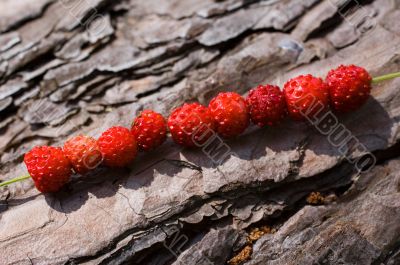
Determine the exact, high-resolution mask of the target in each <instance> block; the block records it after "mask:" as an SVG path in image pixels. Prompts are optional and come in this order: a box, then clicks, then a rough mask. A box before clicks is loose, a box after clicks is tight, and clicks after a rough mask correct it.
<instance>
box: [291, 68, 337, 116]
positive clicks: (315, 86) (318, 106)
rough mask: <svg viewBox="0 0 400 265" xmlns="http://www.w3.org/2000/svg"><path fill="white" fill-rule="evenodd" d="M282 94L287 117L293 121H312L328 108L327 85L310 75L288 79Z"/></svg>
mask: <svg viewBox="0 0 400 265" xmlns="http://www.w3.org/2000/svg"><path fill="white" fill-rule="evenodd" d="M284 94H285V98H286V104H287V108H288V112H289V116H290V117H291V118H292V119H294V120H300V121H301V120H305V119H306V117H307V118H309V119H312V118H313V117H314V116H315V115H316V114H318V113H319V112H320V111H324V110H326V109H328V107H329V92H328V87H327V85H326V84H325V83H324V81H322V79H321V78H317V77H314V76H312V75H300V76H298V77H295V78H293V79H290V80H289V81H288V82H286V84H285V86H284Z"/></svg>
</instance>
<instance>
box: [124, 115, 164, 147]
mask: <svg viewBox="0 0 400 265" xmlns="http://www.w3.org/2000/svg"><path fill="white" fill-rule="evenodd" d="M131 132H132V134H133V136H135V139H136V142H137V145H138V146H139V148H140V149H142V150H145V151H148V150H151V149H154V148H156V147H158V146H160V145H161V144H162V143H163V142H164V141H165V139H166V138H167V123H166V121H165V119H164V117H163V116H162V115H161V114H159V113H157V112H154V111H152V110H144V111H143V112H142V113H141V114H140V115H139V116H138V117H137V118H136V119H135V120H134V122H133V124H132V129H131Z"/></svg>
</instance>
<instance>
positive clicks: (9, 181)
mask: <svg viewBox="0 0 400 265" xmlns="http://www.w3.org/2000/svg"><path fill="white" fill-rule="evenodd" d="M30 177H31V176H30V175H24V176H21V177H18V178H13V179H10V180H7V181H4V182H1V183H0V187H3V186H7V185H10V184H11V183H14V182H18V181H22V180H25V179H28V178H30Z"/></svg>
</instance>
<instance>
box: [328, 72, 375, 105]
mask: <svg viewBox="0 0 400 265" xmlns="http://www.w3.org/2000/svg"><path fill="white" fill-rule="evenodd" d="M371 81H372V77H371V76H370V75H369V73H368V72H367V70H365V69H364V68H361V67H358V66H355V65H347V66H345V65H341V66H339V67H338V68H336V69H334V70H331V71H329V73H328V75H327V77H326V83H327V84H328V88H329V94H330V97H331V105H332V108H333V109H334V110H335V111H336V112H341V113H345V112H350V111H354V110H356V109H358V108H360V107H361V106H362V105H363V104H364V103H365V102H366V101H367V100H368V97H369V95H370V93H371Z"/></svg>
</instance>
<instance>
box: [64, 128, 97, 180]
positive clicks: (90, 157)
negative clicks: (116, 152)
mask: <svg viewBox="0 0 400 265" xmlns="http://www.w3.org/2000/svg"><path fill="white" fill-rule="evenodd" d="M63 150H64V154H65V156H66V157H67V158H68V159H69V161H70V162H71V164H72V168H73V169H74V171H75V172H76V173H79V174H85V173H87V172H88V171H89V170H91V169H95V168H96V167H97V166H98V165H99V164H100V163H101V161H102V155H101V152H100V148H99V146H98V144H97V141H96V140H95V139H94V138H92V137H89V136H84V135H78V136H75V137H73V138H71V139H69V140H68V141H67V142H65V144H64V147H63Z"/></svg>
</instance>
